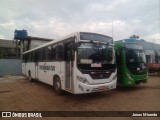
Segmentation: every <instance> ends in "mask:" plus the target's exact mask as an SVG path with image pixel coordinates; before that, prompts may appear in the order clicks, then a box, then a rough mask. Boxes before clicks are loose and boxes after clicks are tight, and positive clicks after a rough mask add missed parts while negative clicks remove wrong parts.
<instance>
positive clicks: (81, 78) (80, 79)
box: [77, 75, 88, 83]
mask: <svg viewBox="0 0 160 120" xmlns="http://www.w3.org/2000/svg"><path fill="white" fill-rule="evenodd" d="M77 80H79V81H80V82H82V83H88V81H87V79H86V78H84V77H81V76H79V75H77Z"/></svg>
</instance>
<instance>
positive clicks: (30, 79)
mask: <svg viewBox="0 0 160 120" xmlns="http://www.w3.org/2000/svg"><path fill="white" fill-rule="evenodd" d="M28 79H29V81H30V82H32V77H31V72H30V71H29V72H28Z"/></svg>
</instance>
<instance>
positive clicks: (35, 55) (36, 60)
mask: <svg viewBox="0 0 160 120" xmlns="http://www.w3.org/2000/svg"><path fill="white" fill-rule="evenodd" d="M34 61H35V62H38V51H36V52H35V54H34Z"/></svg>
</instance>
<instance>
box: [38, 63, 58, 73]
mask: <svg viewBox="0 0 160 120" xmlns="http://www.w3.org/2000/svg"><path fill="white" fill-rule="evenodd" d="M39 69H40V70H44V72H46V71H55V66H52V65H47V64H46V63H44V65H40V66H39Z"/></svg>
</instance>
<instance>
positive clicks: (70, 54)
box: [65, 43, 74, 91]
mask: <svg viewBox="0 0 160 120" xmlns="http://www.w3.org/2000/svg"><path fill="white" fill-rule="evenodd" d="M71 44H72V43H67V44H66V45H65V57H66V58H65V59H66V66H65V68H66V69H65V71H66V74H65V78H66V80H65V88H66V90H69V91H73V90H74V87H73V72H74V71H73V61H74V51H73V50H72V48H71V47H70V46H71Z"/></svg>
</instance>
